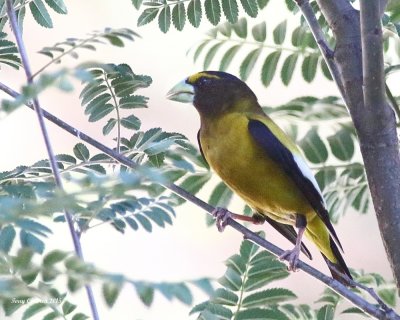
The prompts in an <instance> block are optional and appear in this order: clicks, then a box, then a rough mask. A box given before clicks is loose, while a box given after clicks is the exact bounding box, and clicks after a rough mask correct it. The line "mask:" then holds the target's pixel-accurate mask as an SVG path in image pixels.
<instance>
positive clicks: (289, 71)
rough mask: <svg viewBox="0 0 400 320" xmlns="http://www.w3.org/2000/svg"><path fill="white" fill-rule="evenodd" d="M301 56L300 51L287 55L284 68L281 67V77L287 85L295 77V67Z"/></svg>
mask: <svg viewBox="0 0 400 320" xmlns="http://www.w3.org/2000/svg"><path fill="white" fill-rule="evenodd" d="M298 58H299V54H298V53H292V54H291V55H289V56H287V57H286V59H285V61H284V63H283V66H282V69H281V79H282V82H283V84H284V85H285V86H287V85H288V84H289V83H290V81H291V80H292V77H293V72H294V69H295V68H296V63H297V59H298Z"/></svg>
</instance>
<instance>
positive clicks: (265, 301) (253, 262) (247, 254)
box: [190, 233, 396, 320]
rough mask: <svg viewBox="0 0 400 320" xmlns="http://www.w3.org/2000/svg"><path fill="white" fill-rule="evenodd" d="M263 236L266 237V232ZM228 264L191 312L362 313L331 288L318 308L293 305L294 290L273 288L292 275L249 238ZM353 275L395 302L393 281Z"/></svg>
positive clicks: (269, 315) (244, 315)
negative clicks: (206, 297) (212, 289)
mask: <svg viewBox="0 0 400 320" xmlns="http://www.w3.org/2000/svg"><path fill="white" fill-rule="evenodd" d="M260 235H262V236H264V234H263V233H260ZM225 265H226V267H227V269H226V271H225V274H224V275H223V276H222V277H221V278H219V279H218V282H219V284H220V286H221V287H219V288H217V289H216V290H215V292H214V293H213V295H212V296H211V298H210V300H207V301H204V302H202V303H200V304H198V305H196V306H194V307H193V308H192V310H191V311H190V314H199V315H198V318H197V319H201V320H211V319H227V320H228V319H242V320H244V319H271V320H290V319H297V320H311V319H317V320H320V319H324V320H327V319H330V320H333V319H337V316H338V315H339V314H359V315H360V314H361V315H362V312H360V310H358V309H357V308H346V309H343V307H342V306H341V304H343V303H344V301H343V298H341V296H339V295H338V294H337V293H336V292H334V291H332V290H330V289H326V290H325V291H324V292H323V293H322V294H321V295H320V298H319V299H318V300H317V301H316V303H318V304H322V305H320V306H318V307H316V308H312V307H311V306H309V305H305V304H300V305H295V304H292V303H291V301H293V300H295V299H296V298H297V296H296V294H295V293H293V292H292V291H291V290H288V289H286V288H281V287H271V286H272V284H273V283H274V282H276V281H277V280H280V279H284V278H286V277H287V276H288V275H289V274H288V272H287V270H286V267H285V265H284V264H283V263H281V262H279V261H277V260H276V257H274V256H273V255H271V254H270V253H268V252H266V251H263V250H260V249H259V247H258V246H257V245H256V244H254V243H251V242H250V241H248V240H244V241H243V242H242V243H241V245H240V250H239V254H235V255H233V256H231V257H229V258H228V259H227V260H226V261H225ZM354 275H355V279H356V281H358V282H359V283H362V284H364V285H367V286H369V287H372V288H376V291H377V292H378V294H379V295H380V296H381V297H382V299H383V300H384V302H385V303H387V304H388V305H389V306H394V305H395V300H396V288H395V285H394V283H390V282H386V280H385V279H384V278H382V277H381V276H379V275H377V274H362V273H361V274H357V273H354ZM274 285H275V283H274ZM266 286H268V288H265V287H266ZM356 291H357V292H358V293H360V292H359V291H358V290H356ZM342 309H343V310H342Z"/></svg>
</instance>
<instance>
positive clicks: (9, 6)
mask: <svg viewBox="0 0 400 320" xmlns="http://www.w3.org/2000/svg"><path fill="white" fill-rule="evenodd" d="M7 15H8V18H9V19H10V24H11V28H12V31H13V33H14V35H15V40H16V42H17V46H18V51H19V53H20V56H21V61H22V65H23V66H24V70H25V75H26V79H27V82H28V84H32V83H33V80H32V71H31V67H30V64H29V59H28V54H27V52H26V49H25V44H24V41H23V39H22V35H21V30H20V29H19V26H18V22H17V17H16V14H15V11H14V8H13V4H12V1H11V0H7ZM32 105H33V109H34V110H35V112H36V115H37V118H38V122H39V126H40V130H41V132H42V135H43V140H44V143H45V146H46V150H47V153H48V157H49V162H50V166H51V169H52V171H53V174H54V181H55V184H56V186H57V188H59V189H60V190H63V185H62V180H61V175H60V172H59V170H58V167H57V160H56V158H55V156H54V152H53V148H52V146H51V143H50V137H49V135H48V131H47V128H46V125H45V123H44V117H43V111H42V108H41V107H40V103H39V98H37V97H36V98H34V99H33V100H32ZM64 213H65V218H66V220H67V222H68V227H69V230H70V233H71V237H72V240H73V244H74V249H75V253H76V254H77V256H78V257H79V258H81V259H82V260H83V252H82V246H81V243H80V240H79V236H78V233H77V232H76V230H75V227H74V222H73V219H72V215H71V214H70V213H69V212H68V211H67V210H65V211H64ZM85 288H86V292H87V296H88V299H89V304H90V307H91V310H92V315H93V319H94V320H98V319H99V315H98V312H97V307H96V303H95V300H94V296H93V292H92V288H91V287H90V286H89V285H86V286H85Z"/></svg>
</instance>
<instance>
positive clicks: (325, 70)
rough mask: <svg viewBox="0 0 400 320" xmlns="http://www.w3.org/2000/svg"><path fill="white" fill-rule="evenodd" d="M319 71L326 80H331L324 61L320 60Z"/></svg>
mask: <svg viewBox="0 0 400 320" xmlns="http://www.w3.org/2000/svg"><path fill="white" fill-rule="evenodd" d="M321 70H322V74H323V75H324V76H325V78H327V79H328V80H333V78H332V75H331V72H330V71H329V68H328V66H327V65H326V62H325V60H324V59H321Z"/></svg>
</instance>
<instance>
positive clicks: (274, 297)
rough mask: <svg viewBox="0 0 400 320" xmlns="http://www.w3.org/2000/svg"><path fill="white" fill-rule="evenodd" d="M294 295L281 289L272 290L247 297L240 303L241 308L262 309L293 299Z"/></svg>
mask: <svg viewBox="0 0 400 320" xmlns="http://www.w3.org/2000/svg"><path fill="white" fill-rule="evenodd" d="M295 298H296V295H295V294H294V293H293V292H292V291H290V290H288V289H283V288H273V289H267V290H264V291H259V292H256V293H253V294H250V295H248V296H247V297H245V298H244V299H243V301H242V306H243V308H253V307H264V306H266V305H274V304H278V303H282V302H286V301H288V300H292V299H295Z"/></svg>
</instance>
